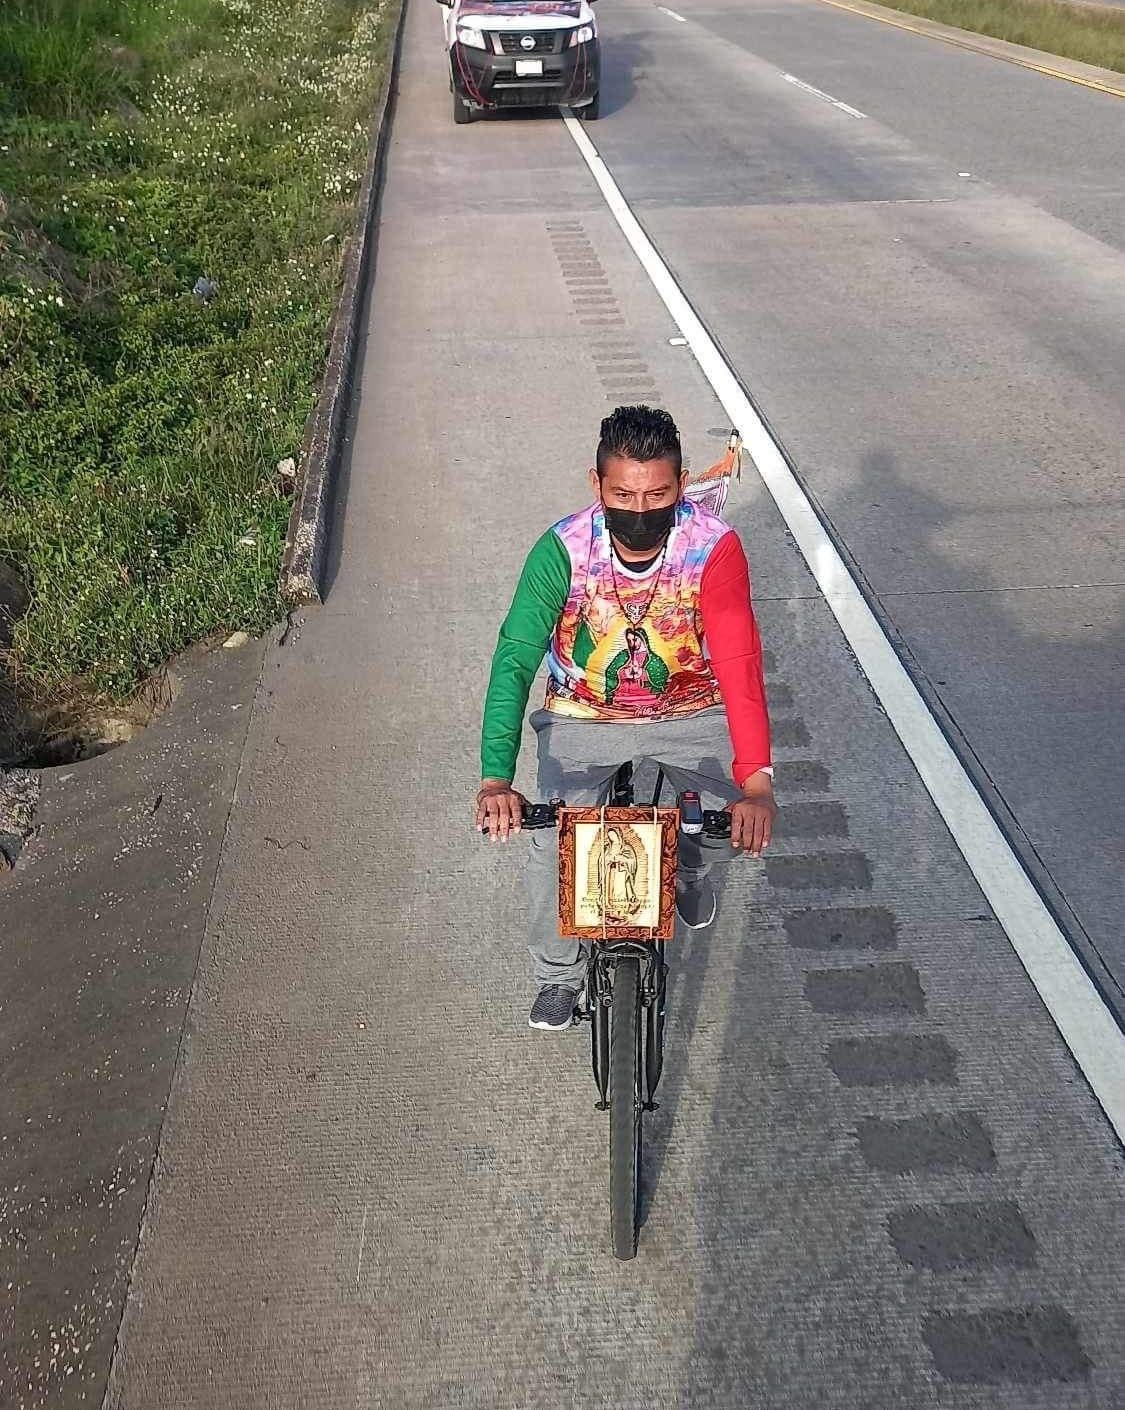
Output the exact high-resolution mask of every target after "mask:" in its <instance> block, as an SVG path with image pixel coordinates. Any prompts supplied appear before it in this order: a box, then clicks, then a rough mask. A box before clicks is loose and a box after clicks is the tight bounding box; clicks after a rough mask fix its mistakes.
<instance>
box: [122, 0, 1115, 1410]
mask: <svg viewBox="0 0 1125 1410" xmlns="http://www.w3.org/2000/svg"><path fill="white" fill-rule="evenodd" d="M437 19H438V17H437V15H436V13H435V11H434V8H433V7H431V6H428V5H424V4H414V5H413V6H412V7H411V12H410V14H409V16H408V22H407V32H406V47H405V53H404V63H403V69H402V74H401V85H400V97H399V100H398V106H397V111H396V116H395V127H394V132H393V137H392V142H391V147H390V159H389V169H388V174H387V182H386V188H385V193H384V199H383V207H382V213H381V219H380V230H379V249H378V274H377V278H376V281H375V286H374V289H373V291H372V297H371V303H370V310H369V317H368V325H367V336H366V340H365V344H364V348H363V363H362V368H361V373H360V379H359V384H358V392H357V398H356V404H355V408H354V419H353V425H352V427H351V433H350V450H349V453H348V456H347V463H346V465H345V484H344V493H343V496H342V501H341V504H340V506H339V519H338V523H337V531H336V532H337V537H336V555H335V560H334V563H333V568H332V582H331V588H330V592H329V595H328V598H327V602H326V604H325V606H324V608H323V610H321V611H319V612H315V613H310V614H308V615H307V616H306V617H305V619H304V620H303V621H302V622H301V623H300V624H299V626H298V628H297V629H296V630H295V631H294V632H292V633H290V635H289V638H288V640H287V642H286V645H285V648H284V650H281V649H280V648H278V647H271V648H270V650H269V652H268V653H267V658H266V664H265V670H264V674H263V685H262V687H261V688H260V689H259V692H258V694H257V698H256V700H255V704H254V711H253V715H252V718H251V721H250V727H249V732H248V738H247V746H246V751H245V755H244V757H243V760H242V766H241V770H240V774H239V789H238V796H237V799H236V802H235V805H234V807H233V809H232V812H231V816H230V822H229V826H228V830H227V838H226V844H225V846H224V850H223V858H222V863H221V866H220V869H219V875H218V881H217V885H216V890H215V896H214V900H213V904H212V907H211V917H210V922H209V925H208V933H207V936H206V939H205V943H204V951H203V957H202V961H201V968H200V973H199V976H198V979H197V982H196V985H195V989H194V994H193V1001H192V1005H191V1011H190V1013H189V1018H188V1025H187V1030H186V1035H185V1041H184V1045H183V1048H182V1051H181V1061H180V1066H179V1070H178V1073H177V1079H176V1084H175V1088H174V1091H173V1096H172V1100H171V1103H170V1106H169V1113H168V1118H167V1122H166V1125H165V1130H164V1136H163V1140H162V1145H161V1152H160V1159H159V1162H158V1169H157V1173H156V1177H155V1180H154V1183H153V1187H152V1189H151V1191H150V1196H149V1201H148V1208H147V1215H146V1221H145V1227H144V1231H143V1235H142V1240H141V1247H140V1254H139V1257H138V1260H137V1264H136V1267H135V1268H134V1270H133V1275H132V1281H131V1285H130V1297H129V1302H128V1306H127V1309H126V1315H125V1320H124V1323H123V1327H122V1331H121V1336H120V1339H119V1343H118V1349H117V1356H116V1360H115V1366H114V1372H113V1376H112V1378H111V1385H110V1392H109V1396H108V1400H107V1404H108V1405H109V1406H111V1407H113V1408H114V1410H149V1407H151V1406H155V1405H161V1406H165V1405H167V1406H177V1407H206V1410H227V1407H231V1410H233V1407H237V1408H238V1410H257V1408H258V1407H262V1408H263V1410H264V1408H265V1407H281V1406H285V1407H288V1406H300V1407H322V1406H323V1407H329V1406H330V1407H332V1410H338V1407H342V1406H353V1405H354V1406H363V1407H373V1406H378V1407H387V1410H399V1408H400V1407H411V1408H412V1410H413V1408H414V1407H417V1410H423V1407H425V1410H447V1408H448V1407H474V1410H495V1407H497V1406H505V1407H508V1406H510V1407H519V1410H531V1408H532V1407H542V1410H557V1407H560V1406H571V1405H575V1406H576V1405H583V1406H602V1407H606V1410H651V1407H653V1406H656V1405H661V1406H679V1407H685V1410H686V1407H698V1408H699V1410H703V1407H708V1410H710V1408H711V1407H722V1410H727V1408H728V1407H729V1410H735V1407H742V1406H745V1405H748V1404H753V1405H755V1406H760V1407H763V1408H764V1410H782V1407H784V1410H792V1407H794V1406H800V1407H802V1410H805V1407H832V1410H860V1407H862V1410H902V1407H903V1406H912V1407H914V1406H935V1407H949V1410H953V1407H957V1410H978V1407H979V1408H980V1410H984V1407H989V1408H990V1410H991V1408H992V1407H996V1408H997V1410H999V1407H1003V1410H1079V1407H1081V1410H1093V1407H1097V1410H1110V1408H1111V1407H1112V1406H1113V1405H1114V1404H1115V1402H1116V1399H1117V1398H1118V1396H1119V1392H1120V1389H1121V1387H1122V1386H1123V1385H1125V1362H1123V1349H1122V1348H1123V1346H1125V1338H1123V1337H1122V1335H1121V1333H1122V1310H1121V1303H1120V1297H1119V1292H1120V1289H1119V1286H1118V1284H1119V1269H1120V1267H1121V1266H1122V1260H1123V1258H1125V1228H1123V1227H1122V1220H1121V1217H1120V1211H1121V1203H1120V1201H1121V1195H1122V1167H1121V1162H1120V1155H1119V1147H1118V1146H1117V1144H1116V1142H1115V1141H1114V1139H1113V1136H1112V1133H1111V1132H1110V1130H1109V1128H1108V1125H1107V1123H1106V1122H1105V1120H1104V1117H1103V1115H1102V1113H1101V1112H1100V1110H1099V1109H1098V1107H1097V1106H1096V1104H1095V1103H1094V1101H1093V1099H1092V1097H1091V1096H1090V1094H1089V1092H1088V1090H1087V1089H1086V1087H1085V1085H1084V1084H1083V1082H1082V1079H1081V1076H1080V1074H1079V1073H1078V1072H1077V1070H1076V1069H1075V1067H1074V1064H1073V1062H1072V1060H1071V1058H1070V1056H1069V1054H1068V1053H1067V1051H1066V1050H1065V1048H1064V1047H1063V1045H1062V1043H1061V1041H1060V1039H1059V1037H1058V1034H1057V1033H1056V1031H1055V1029H1054V1027H1053V1025H1052V1024H1051V1022H1050V1020H1049V1018H1048V1017H1047V1015H1046V1012H1045V1010H1044V1008H1043V1006H1042V1004H1041V1002H1040V1000H1039V998H1038V996H1037V995H1036V994H1035V992H1034V990H1033V989H1032V988H1031V986H1030V983H1029V982H1028V980H1027V977H1026V975H1025V974H1024V972H1023V970H1022V968H1021V966H1020V964H1019V963H1018V961H1017V959H1016V957H1015V955H1014V953H1013V952H1012V950H1011V948H1010V946H1009V944H1008V942H1007V940H1006V938H1005V937H1004V935H1003V933H1002V931H1001V930H1000V928H999V927H998V926H997V924H996V921H995V919H994V917H993V916H992V915H991V913H990V912H989V910H988V907H987V905H986V904H985V902H984V901H983V898H982V897H981V894H980V892H979V890H978V888H977V887H976V885H975V883H974V882H973V880H972V878H971V876H970V874H969V872H968V869H967V867H966V866H965V864H964V862H963V860H962V858H961V857H960V856H959V854H958V853H957V852H956V849H955V848H954V847H953V845H952V842H951V840H950V838H949V835H948V832H947V831H946V829H945V827H944V825H943V824H942V823H941V821H940V819H939V818H938V817H937V816H936V815H935V812H934V809H933V807H932V804H931V803H930V800H929V798H928V796H927V795H926V793H925V790H924V789H923V788H922V786H921V784H920V782H919V780H918V778H917V775H916V774H915V772H914V770H913V768H912V766H911V765H910V762H909V760H908V759H907V758H906V757H905V756H904V754H903V752H902V750H901V747H900V745H899V744H898V742H897V739H896V737H895V736H894V734H893V732H892V730H891V729H890V726H889V724H888V722H887V720H886V718H885V717H884V716H883V715H882V713H881V711H880V710H879V708H878V705H877V703H876V702H875V700H874V699H873V698H872V695H871V692H870V690H869V689H868V687H867V685H866V683H865V682H864V680H863V679H862V677H861V676H860V674H859V673H858V671H857V669H856V666H855V662H854V660H853V658H852V656H851V654H850V653H849V651H848V650H847V648H846V646H845V644H844V642H843V640H842V639H841V637H840V634H839V632H838V630H837V629H836V627H835V625H834V621H833V618H832V617H831V614H830V612H829V610H828V608H827V606H826V604H825V603H824V602H823V601H822V599H821V598H820V597H819V595H818V594H817V592H816V589H815V585H814V584H813V582H812V580H811V578H810V577H809V575H808V573H807V571H806V569H805V567H804V565H803V563H802V561H801V560H800V558H799V556H798V555H797V553H796V552H795V550H794V548H793V545H792V543H791V541H790V540H789V538H788V537H787V535H786V533H785V531H784V527H783V525H782V523H781V521H780V519H779V517H778V515H777V513H776V511H775V509H774V508H773V506H772V503H771V501H770V500H769V498H768V495H767V494H766V492H765V490H764V488H763V486H762V485H761V483H760V482H758V481H757V479H756V477H755V476H753V475H750V476H748V477H747V479H746V480H745V481H744V483H743V485H742V486H741V487H740V489H739V490H738V491H736V494H735V497H734V499H733V501H732V505H731V511H732V517H733V520H734V522H735V523H736V524H737V525H738V527H739V528H740V529H741V530H742V532H743V534H744V537H745V539H746V541H747V544H748V547H749V551H750V556H751V561H752V568H753V572H754V577H755V584H756V588H755V590H756V596H757V602H758V610H759V616H760V618H761V621H762V626H763V634H764V636H765V639H766V644H767V648H768V651H769V658H768V662H767V672H768V683H769V690H770V693H771V699H772V702H773V713H774V724H775V737H776V743H777V758H778V764H779V768H778V787H779V792H780V794H781V798H782V801H783V805H784V806H783V813H782V818H781V821H780V825H779V829H778V840H777V843H776V845H775V847H774V848H773V850H772V851H771V855H770V858H769V859H768V860H767V861H766V862H765V863H751V862H739V863H737V864H736V865H734V866H732V867H731V868H730V871H729V874H728V876H727V877H726V880H725V884H724V887H723V894H722V897H721V910H720V918H719V921H718V922H717V924H716V926H715V927H714V929H713V930H712V931H711V932H710V933H708V934H707V935H696V936H681V937H679V939H678V940H677V942H676V946H675V948H676V955H675V967H674V978H673V988H672V992H671V996H670V1012H671V1022H670V1028H669V1035H668V1064H667V1067H666V1074H665V1079H664V1084H663V1086H662V1093H661V1095H662V1106H661V1109H660V1111H659V1112H658V1113H656V1114H655V1115H654V1117H653V1119H652V1121H651V1123H650V1127H649V1136H648V1145H647V1148H646V1166H645V1168H646V1172H647V1192H646V1208H647V1222H646V1224H645V1227H644V1231H643V1238H642V1249H641V1254H640V1257H639V1258H638V1259H637V1260H636V1261H635V1262H634V1263H631V1264H618V1263H616V1262H615V1261H614V1260H613V1259H612V1258H611V1257H610V1256H609V1253H608V1249H607V1230H606V1222H607V1221H606V1214H605V1180H606V1156H607V1152H606V1128H605V1124H604V1118H603V1117H602V1116H601V1115H599V1114H598V1113H595V1112H594V1110H593V1094H592V1089H591V1082H590V1078H589V1058H588V1052H587V1049H586V1044H585V1035H584V1034H583V1033H575V1034H572V1035H568V1036H563V1037H559V1038H555V1037H545V1036H544V1035H541V1034H537V1033H531V1032H529V1031H528V1029H527V1028H526V1012H527V1007H528V1004H529V1002H530V987H529V983H528V979H527V975H526V956H525V954H524V952H523V945H522V937H521V931H522V925H523V907H522V904H521V899H520V888H519V861H520V858H519V852H518V849H513V850H512V851H509V852H502V851H501V849H499V848H492V847H488V846H486V845H485V844H483V843H481V842H480V841H479V840H478V839H476V838H475V837H474V836H473V835H472V832H471V829H470V826H469V816H470V806H469V800H470V799H471V797H472V793H473V791H474V788H475V783H476V774H477V758H476V754H477V731H478V721H479V704H480V699H481V695H482V692H483V688H484V682H485V679H486V675H487V667H488V660H489V656H490V652H491V648H492V644H493V641H494V637H495V631H496V627H497V624H498V621H499V618H500V616H501V614H502V612H503V609H504V605H505V604H506V601H507V598H508V597H509V595H510V593H511V590H512V586H513V584H514V581H515V577H516V574H517V573H518V569H519V565H520V563H521V561H522V558H523V556H524V553H525V552H526V549H527V547H528V545H529V544H530V543H531V542H532V541H533V539H534V538H535V537H536V536H537V535H538V534H539V533H540V532H541V531H542V529H543V528H544V526H545V525H546V524H548V523H549V522H551V521H552V519H554V518H556V517H558V516H559V515H561V514H563V513H565V512H566V511H567V510H569V509H571V508H573V507H575V506H577V505H580V504H581V503H582V502H583V501H584V497H585V495H586V493H587V489H586V486H585V483H584V471H585V467H586V466H587V464H588V463H589V460H590V458H591V454H592V447H593V440H594V436H595V434H596V427H597V423H598V420H599V418H600V416H601V415H602V414H604V411H605V409H606V408H607V407H611V406H612V405H613V404H614V403H616V402H620V401H622V400H628V399H634V398H641V397H643V398H644V399H645V400H647V401H650V402H656V401H660V402H662V403H663V404H665V405H667V406H669V407H670V408H672V409H674V411H675V413H676V415H677V418H678V419H679V421H680V422H681V424H682V426H683V428H684V432H685V437H686V441H687V449H688V453H689V456H690V458H691V463H692V465H693V466H694V467H695V468H701V467H703V466H705V465H707V464H708V463H709V462H710V461H711V460H712V459H714V458H716V457H717V455H718V453H719V452H720V451H721V449H722V444H723V439H724V437H725V428H724V427H723V425H722V413H721V411H720V410H719V408H718V406H717V404H716V403H715V401H714V398H713V396H712V394H711V392H710V390H709V388H708V387H707V385H706V383H705V382H704V380H703V378H702V376H701V374H700V372H699V370H698V368H697V367H696V365H695V364H694V362H693V361H692V359H691V358H690V355H689V354H688V353H687V352H686V351H685V350H684V349H683V348H680V347H675V346H673V345H672V343H671V342H670V339H672V338H674V336H675V334H676V329H675V327H674V326H673V325H672V324H671V322H670V320H669V318H668V315H667V313H666V312H665V310H664V309H663V306H662V305H661V304H660V303H659V301H658V300H657V298H656V296H655V294H654V293H653V291H652V289H651V287H650V285H649V284H648V281H647V278H646V276H645V275H644V274H643V273H642V271H641V270H640V268H639V266H638V264H637V262H636V260H635V259H634V257H633V256H632V254H631V252H630V250H629V248H628V246H627V245H626V244H625V242H624V240H623V239H622V237H621V235H620V234H619V232H618V230H617V227H616V225H615V224H614V222H613V220H612V218H611V216H610V215H609V213H608V211H607V210H606V209H605V207H604V205H603V203H602V201H601V198H600V196H599V194H598V192H597V190H596V188H595V187H594V185H593V183H592V181H591V180H590V178H589V175H588V173H587V171H586V169H585V167H584V166H583V165H582V163H581V161H580V159H579V157H578V154H577V152H576V151H575V148H574V146H573V143H572V142H571V141H570V139H569V137H568V136H567V133H566V131H565V129H564V128H563V126H562V124H561V123H559V122H558V121H557V120H555V119H549V118H545V119H542V120H540V119H535V118H531V119H527V118H522V119H516V120H498V121H490V122H486V123H481V124H478V125H476V126H473V127H469V128H456V129H455V128H454V127H453V125H452V122H451V118H450V114H449V100H448V95H447V93H446V89H445V82H444V75H443V66H442V56H441V49H440V38H439V34H440V31H439V26H438V22H437ZM529 778H530V758H529V757H528V756H527V755H526V754H525V758H524V760H523V763H522V773H521V779H522V781H523V782H524V784H525V785H527V784H528V782H529Z"/></svg>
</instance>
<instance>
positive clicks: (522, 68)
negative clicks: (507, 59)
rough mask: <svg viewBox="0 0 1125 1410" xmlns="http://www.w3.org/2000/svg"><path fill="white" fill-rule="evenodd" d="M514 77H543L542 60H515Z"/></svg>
mask: <svg viewBox="0 0 1125 1410" xmlns="http://www.w3.org/2000/svg"><path fill="white" fill-rule="evenodd" d="M516 77H517V78H542V77H543V60H542V59H517V60H516Z"/></svg>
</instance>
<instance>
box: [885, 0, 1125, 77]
mask: <svg viewBox="0 0 1125 1410" xmlns="http://www.w3.org/2000/svg"><path fill="white" fill-rule="evenodd" d="M878 3H879V4H881V5H887V6H889V7H890V8H891V9H893V10H905V11H906V12H907V13H908V14H911V15H921V16H922V17H923V18H924V19H927V20H937V21H938V22H939V23H941V24H951V25H956V26H957V27H958V28H959V29H968V30H971V31H972V32H973V33H974V34H987V35H989V36H991V38H993V39H1006V40H1007V41H1008V42H1009V43H1010V44H1024V45H1026V46H1027V47H1028V48H1029V49H1042V50H1043V51H1044V52H1045V53H1048V54H1059V55H1061V56H1062V57H1063V58H1066V59H1078V60H1079V61H1080V62H1081V63H1084V64H1096V65H1097V66H1098V67H1100V68H1103V69H1116V70H1117V71H1118V72H1119V73H1125V9H1111V8H1110V7H1109V6H1106V7H1104V8H1102V7H1095V6H1093V5H1067V4H1062V3H1059V0H878Z"/></svg>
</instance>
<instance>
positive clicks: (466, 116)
mask: <svg viewBox="0 0 1125 1410" xmlns="http://www.w3.org/2000/svg"><path fill="white" fill-rule="evenodd" d="M476 119H477V113H476V109H475V108H470V107H469V105H468V103H466V102H465V100H464V98H462V97H461V95H460V93H458V92H457V91H456V90H454V93H453V121H454V122H455V123H456V124H457V126H458V127H460V126H461V125H462V124H463V123H466V122H476Z"/></svg>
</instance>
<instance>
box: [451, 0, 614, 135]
mask: <svg viewBox="0 0 1125 1410" xmlns="http://www.w3.org/2000/svg"><path fill="white" fill-rule="evenodd" d="M438 3H439V4H441V5H442V6H443V7H444V9H445V16H444V23H445V45H446V50H447V52H448V54H449V87H450V91H451V93H452V94H453V121H454V122H455V123H458V124H460V123H466V122H473V121H475V120H476V119H477V118H478V117H480V116H481V114H482V113H486V112H491V111H494V110H495V109H497V108H542V107H550V106H553V105H555V104H561V105H565V106H567V107H570V108H573V109H574V110H575V111H576V112H578V113H579V114H580V115H581V116H582V117H584V118H585V119H586V120H587V121H592V120H593V119H594V118H596V117H597V116H598V86H599V83H600V81H601V66H600V59H599V54H598V26H597V22H596V20H595V19H594V12H593V10H592V9H591V8H590V3H591V0H438Z"/></svg>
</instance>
